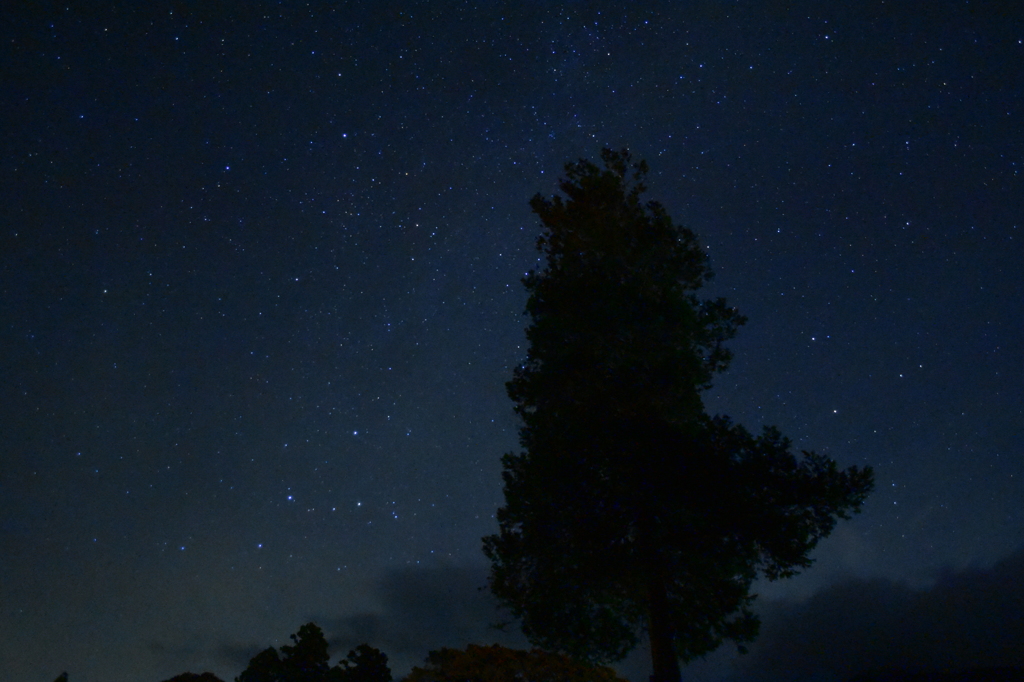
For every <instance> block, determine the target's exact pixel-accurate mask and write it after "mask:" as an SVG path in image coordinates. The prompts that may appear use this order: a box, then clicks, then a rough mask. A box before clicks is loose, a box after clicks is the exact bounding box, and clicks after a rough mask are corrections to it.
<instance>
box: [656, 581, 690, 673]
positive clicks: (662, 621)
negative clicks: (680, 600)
mask: <svg viewBox="0 0 1024 682" xmlns="http://www.w3.org/2000/svg"><path fill="white" fill-rule="evenodd" d="M648 599H649V604H648V607H649V609H650V612H649V614H648V621H647V634H648V637H650V640H651V664H652V668H653V670H654V672H653V674H652V675H651V682H681V679H682V677H681V676H680V674H679V659H678V658H677V657H676V648H675V645H674V644H673V643H672V640H673V639H674V637H673V633H672V624H671V623H670V622H669V616H668V594H667V593H666V592H665V581H664V579H662V577H661V576H656V577H654V578H653V579H652V580H651V584H650V588H649V595H648Z"/></svg>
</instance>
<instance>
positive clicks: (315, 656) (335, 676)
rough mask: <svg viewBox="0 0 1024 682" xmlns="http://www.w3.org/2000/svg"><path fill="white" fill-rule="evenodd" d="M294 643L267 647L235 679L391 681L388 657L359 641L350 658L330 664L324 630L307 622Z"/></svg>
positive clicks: (268, 681)
mask: <svg viewBox="0 0 1024 682" xmlns="http://www.w3.org/2000/svg"><path fill="white" fill-rule="evenodd" d="M291 639H292V641H293V642H294V644H286V645H284V646H282V647H281V654H283V655H279V654H278V652H277V649H275V648H274V647H267V648H266V649H264V650H263V651H261V652H260V653H258V654H256V655H255V656H254V657H253V658H252V660H250V661H249V665H248V667H246V669H245V670H243V671H242V674H241V675H239V676H238V677H236V678H235V682H391V669H390V668H389V667H388V657H387V655H386V654H384V653H382V652H381V651H379V650H377V649H375V648H373V647H371V646H369V645H368V644H360V645H359V646H358V647H356V649H355V650H353V651H349V652H348V657H347V658H346V659H344V660H342V661H341V662H340V663H339V664H338V665H335V666H334V667H330V665H329V664H330V659H331V657H330V654H328V652H327V649H328V647H327V640H326V639H325V638H324V633H323V630H321V629H320V627H319V626H317V624H316V623H306V624H305V625H303V626H302V627H300V628H299V631H298V632H297V633H296V634H293V635H292V636H291Z"/></svg>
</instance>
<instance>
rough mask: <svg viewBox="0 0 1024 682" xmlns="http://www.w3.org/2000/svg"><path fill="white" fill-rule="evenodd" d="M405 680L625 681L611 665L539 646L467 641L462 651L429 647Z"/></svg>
mask: <svg viewBox="0 0 1024 682" xmlns="http://www.w3.org/2000/svg"><path fill="white" fill-rule="evenodd" d="M405 682H625V681H624V680H623V679H622V678H621V677H619V676H618V675H616V674H615V671H614V670H612V669H611V668H607V667H604V666H598V665H591V664H589V663H581V662H579V661H575V660H573V659H571V658H569V657H568V656H563V655H560V654H553V653H549V652H546V651H541V650H540V649H534V650H533V651H521V650H519V649H509V648H507V647H503V646H501V645H498V644H493V645H491V646H479V645H476V644H470V645H469V646H468V647H466V649H465V651H461V650H458V649H449V648H443V649H440V650H439V651H431V652H430V654H429V655H428V656H427V663H426V665H424V666H423V667H415V668H413V669H412V672H411V673H409V675H408V676H407V677H406V678H405Z"/></svg>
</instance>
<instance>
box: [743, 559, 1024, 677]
mask: <svg viewBox="0 0 1024 682" xmlns="http://www.w3.org/2000/svg"><path fill="white" fill-rule="evenodd" d="M763 618H764V625H763V628H762V633H761V637H760V638H759V640H758V642H757V644H756V645H755V647H754V648H753V649H752V651H751V654H750V655H749V656H746V657H742V658H740V659H739V660H738V661H737V673H736V676H735V679H737V680H750V681H752V682H753V681H756V682H761V681H763V682H774V681H777V680H787V681H790V682H811V681H814V682H818V681H822V682H825V681H831V680H848V679H850V678H852V677H854V676H856V675H858V674H863V673H868V672H875V671H883V670H895V669H901V670H922V671H923V670H934V671H940V672H950V671H962V670H967V669H972V668H982V667H984V668H999V667H1016V666H1024V549H1020V550H1017V551H1016V552H1015V553H1013V554H1011V555H1010V556H1008V557H1006V558H1005V559H1003V560H1002V561H999V562H998V563H996V564H995V565H994V566H992V567H991V568H988V569H977V568H975V569H968V570H964V571H960V572H949V573H946V574H945V575H942V576H940V577H939V578H938V579H937V580H936V582H935V583H934V585H932V586H931V587H930V588H928V589H923V590H915V589H911V588H909V587H907V586H905V585H902V584H900V583H895V582H892V581H889V580H882V579H874V580H850V581H846V582H842V583H838V584H835V585H833V586H831V587H828V588H826V589H823V590H821V591H820V592H818V593H816V594H815V595H814V596H812V597H811V598H809V599H807V600H806V601H803V602H801V603H798V604H774V605H766V607H765V609H764V616H763ZM1018 679H1024V676H1019V677H1018Z"/></svg>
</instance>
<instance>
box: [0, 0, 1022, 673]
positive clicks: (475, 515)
mask: <svg viewBox="0 0 1024 682" xmlns="http://www.w3.org/2000/svg"><path fill="white" fill-rule="evenodd" d="M229 5H230V4H229V3H212V4H202V5H192V4H189V3H181V2H173V3H162V2H157V3H150V4H148V5H146V6H145V7H142V6H140V5H138V4H137V3H108V4H106V5H105V6H103V7H94V6H91V5H89V6H86V5H77V4H72V5H45V6H44V5H38V6H35V5H33V6H32V7H28V6H26V7H22V8H20V9H18V10H14V11H10V12H8V13H7V17H6V18H5V20H4V21H0V27H2V28H0V39H2V48H0V50H2V51H0V82H2V83H3V84H4V87H3V89H2V90H3V94H2V95H0V121H2V124H0V349H2V353H0V464H2V466H0V677H2V678H4V679H19V680H30V679H40V680H50V679H53V678H54V677H56V676H57V675H58V674H59V673H60V672H61V671H62V670H68V672H69V674H70V679H71V680H72V681H73V682H93V681H95V680H106V681H109V682H118V681H120V680H140V679H148V680H153V682H156V681H157V680H160V679H166V678H169V677H171V676H173V675H175V674H177V673H180V672H183V671H185V670H193V671H195V672H201V671H202V670H210V671H212V672H215V673H216V674H218V675H219V676H221V677H222V678H224V679H232V678H233V676H234V675H236V674H238V673H239V672H240V671H241V670H242V669H243V668H244V666H245V664H246V662H247V661H248V659H249V658H250V657H251V656H252V655H254V654H255V653H256V652H257V651H259V650H260V649H262V648H264V647H266V646H268V645H271V644H274V645H277V644H280V643H281V642H286V641H287V636H288V635H289V634H290V633H292V632H295V631H296V630H297V628H298V627H299V625H301V624H302V623H305V622H307V621H309V620H316V622H317V623H319V624H320V625H321V626H322V627H323V628H324V630H325V632H326V633H327V634H328V636H329V638H330V639H331V642H332V652H333V653H334V654H335V656H337V655H343V654H344V653H345V652H346V651H347V650H348V649H347V648H346V647H349V648H351V647H352V646H355V645H356V644H358V643H361V642H364V641H366V642H369V643H370V644H372V645H373V646H376V647H379V648H381V649H382V650H384V651H385V652H386V653H387V654H388V655H389V656H390V657H391V660H392V666H393V668H394V669H395V671H396V673H398V674H404V672H406V671H407V670H408V669H409V667H410V666H411V665H414V664H418V663H420V662H421V661H422V660H423V659H424V657H425V656H426V654H427V652H428V651H429V650H430V649H432V648H439V647H441V646H453V647H463V646H465V645H466V644H467V643H469V642H470V641H474V642H478V643H491V642H493V641H497V640H499V639H500V640H501V641H508V642H511V643H513V644H514V645H517V646H522V645H523V642H522V641H521V640H520V639H516V637H515V636H514V635H502V634H501V633H495V632H494V631H493V630H489V629H488V627H487V626H488V624H489V623H492V622H496V621H497V620H499V618H498V616H497V615H495V614H494V612H493V609H492V607H491V606H490V604H489V602H487V597H486V594H481V593H479V592H478V591H477V588H478V587H480V586H482V585H483V584H484V576H485V571H486V567H485V564H484V561H485V559H484V557H483V555H482V552H481V551H480V538H481V537H482V536H484V535H487V534H489V533H492V532H494V529H495V527H496V523H495V521H494V513H495V511H496V509H497V508H498V507H499V506H500V505H501V504H502V502H503V499H502V493H501V478H500V472H501V462H500V457H501V455H502V454H504V453H505V452H508V451H511V450H513V449H515V448H516V447H517V440H516V428H517V423H516V421H515V419H514V415H513V414H512V411H511V407H512V405H511V402H510V401H509V400H508V398H507V397H506V396H505V393H504V382H505V381H507V380H508V379H510V378H511V374H512V368H513V367H515V366H516V364H517V363H518V362H520V361H521V359H522V358H523V357H524V355H525V348H526V346H525V343H526V341H525V337H524V335H523V328H524V326H525V324H526V320H525V318H524V317H523V315H522V310H523V306H524V303H525V292H524V290H523V287H522V286H521V284H520V283H519V280H520V278H521V277H522V276H523V275H524V274H525V273H526V272H527V271H528V270H530V269H531V268H533V267H536V266H537V263H538V254H537V252H536V251H535V249H534V241H535V239H536V237H537V235H538V234H539V230H540V227H539V224H538V221H537V220H536V219H535V217H534V216H533V215H532V214H531V213H530V210H529V206H528V203H527V202H528V200H529V198H530V197H531V196H532V195H533V194H535V193H537V192H541V193H543V194H546V195H550V194H552V193H554V192H555V191H556V189H557V179H558V177H559V176H560V173H561V170H562V165H563V164H564V163H565V162H567V161H571V160H575V159H578V158H580V157H586V158H590V159H597V158H598V155H599V153H600V149H601V147H603V146H607V147H612V148H621V147H624V146H628V147H629V148H630V149H631V150H632V152H633V153H634V155H635V156H636V157H639V158H645V159H646V160H647V161H648V162H649V164H650V166H651V177H650V188H649V193H648V194H649V197H650V198H652V199H656V200H659V201H661V202H662V203H663V204H664V205H665V206H666V208H667V209H668V211H669V213H670V215H672V217H673V218H674V219H675V220H676V222H678V223H681V224H684V225H687V226H689V227H690V228H692V229H693V230H694V231H695V232H696V233H697V234H698V235H699V236H700V238H701V241H702V243H703V244H704V245H705V247H706V248H707V250H708V252H709V254H710V259H711V266H712V268H713V269H714V270H715V272H716V277H715V279H714V280H713V281H712V283H711V285H710V286H709V287H708V290H707V292H706V293H707V294H709V295H715V296H718V295H720V296H725V297H726V298H728V300H729V302H730V303H731V304H732V305H735V306H737V307H738V308H739V310H740V311H741V312H742V313H743V314H744V315H746V316H747V317H748V318H749V322H748V323H747V325H746V326H745V327H744V328H742V329H741V330H740V333H739V335H738V336H737V338H736V339H735V341H734V342H733V343H732V344H731V347H732V349H733V350H734V352H735V359H734V361H733V364H732V366H731V368H730V370H729V371H728V372H726V373H725V374H723V375H721V376H720V377H719V378H718V379H717V381H716V385H715V387H714V388H713V389H712V391H711V392H710V393H709V394H708V395H707V399H706V402H707V405H708V407H709V410H711V411H712V412H722V413H727V414H729V415H731V416H732V417H733V418H734V419H735V420H736V421H737V422H739V423H742V424H744V425H746V426H747V427H748V428H750V429H751V430H759V429H760V426H761V425H762V424H775V425H777V426H778V427H779V428H780V429H781V431H782V432H783V433H784V434H786V435H788V436H790V437H791V438H793V440H794V441H795V442H796V444H797V445H798V446H800V447H801V448H805V449H816V450H818V451H819V452H824V453H826V454H828V455H829V456H831V457H833V458H835V459H836V460H837V461H838V462H839V463H840V464H841V465H844V466H848V465H853V464H856V465H865V464H867V465H872V466H874V467H875V473H876V491H875V493H874V494H873V495H872V496H871V497H870V498H869V500H868V503H867V505H866V507H865V510H864V513H863V514H861V515H859V516H858V517H856V518H855V519H854V520H853V521H850V522H846V523H844V524H841V525H840V526H839V527H838V528H837V530H836V531H835V533H834V534H833V536H832V537H831V538H830V539H829V540H828V541H826V542H825V543H824V544H823V545H822V546H821V548H820V549H819V550H818V552H817V554H816V557H817V564H816V565H815V567H814V568H812V569H811V570H810V571H808V572H807V573H806V575H803V576H800V577H799V578H796V579H794V580H790V581H783V582H779V583H772V584H765V585H764V586H763V589H760V590H759V592H760V594H761V595H762V607H763V609H764V611H763V612H764V617H765V623H766V632H767V633H768V635H767V637H766V643H765V644H764V645H763V647H762V649H760V650H759V649H757V648H756V647H755V648H754V649H753V650H752V653H751V655H750V660H752V661H754V663H753V664H750V665H748V666H747V667H744V665H746V664H744V663H742V661H740V662H736V661H734V660H733V659H731V658H728V657H720V658H716V659H714V660H713V661H711V662H709V663H707V664H705V665H704V667H703V668H699V669H695V670H697V671H698V672H697V673H694V674H699V675H702V676H703V677H702V679H731V680H736V681H737V682H740V681H744V680H753V679H766V680H767V679H796V677H792V676H788V675H789V673H787V672H786V670H785V669H778V670H776V669H772V668H770V666H761V673H763V674H762V677H761V678H758V677H757V675H758V674H761V673H757V668H758V666H757V662H758V661H764V660H769V658H767V657H769V656H770V653H771V651H775V649H772V648H771V647H781V646H782V645H781V644H779V641H780V640H778V639H777V638H775V637H774V635H772V633H773V632H775V630H773V629H772V628H773V627H774V626H773V625H772V623H774V622H782V620H778V621H773V620H772V614H773V613H781V610H780V609H781V607H777V605H778V604H790V605H792V604H796V603H803V604H810V605H812V606H813V605H814V604H816V603H818V602H815V601H814V600H815V599H816V598H818V599H820V598H821V595H822V594H826V593H828V591H829V590H839V589H841V588H842V587H843V586H844V585H848V584H850V581H857V580H876V581H890V582H891V583H892V584H893V585H899V586H901V588H900V589H906V590H923V591H927V590H931V589H936V590H938V591H937V592H935V594H940V593H942V592H941V589H940V587H941V585H942V584H944V583H942V582H941V580H942V576H948V575H951V574H956V575H960V573H958V572H962V571H980V572H982V573H983V574H984V575H988V574H987V573H984V572H985V571H989V570H992V571H996V572H998V570H1003V569H998V570H997V568H998V567H999V566H1003V565H1004V564H1001V563H999V562H1001V561H1002V562H1006V561H1010V562H1011V563H1010V565H1012V566H1017V567H1018V568H1019V567H1020V565H1022V563H1024V562H1020V561H1018V563H1017V564H1013V562H1012V560H1011V559H1012V557H1016V556H1018V554H1019V550H1020V548H1021V546H1022V544H1024V515H1022V514H1021V513H1020V509H1021V508H1022V506H1024V485H1022V483H1024V451H1022V449H1021V442H1022V436H1024V408H1022V405H1024V392H1022V388H1021V387H1022V386H1024V381H1022V379H1024V344H1022V339H1024V324H1022V322H1021V320H1024V305H1022V301H1024V275H1022V272H1024V270H1022V269H1021V263H1022V256H1024V229H1022V225H1024V139H1022V130H1024V125H1022V117H1024V69H1022V66H1021V65H1022V64H1024V15H1022V13H1021V12H1020V11H1019V10H1014V9H1006V8H1004V6H1003V5H1002V4H1001V3H990V4H976V3H937V4H929V5H927V6H924V5H922V6H920V7H914V6H907V5H905V4H899V3H886V2H881V0H879V1H878V2H869V3H854V4H851V5H850V6H849V7H847V6H846V5H843V6H839V5H838V4H836V6H829V5H828V4H822V3H805V2H796V3H778V2H764V3H759V2H717V1H714V2H713V1H711V0H707V1H702V2H694V3H686V6H685V7H684V6H683V5H681V4H679V3H672V2H649V3H625V4H622V3H606V2H594V3H540V2H524V3H510V2H493V3H488V2H481V3H471V2H456V1H454V0H451V1H448V0H445V1H438V2H433V1H431V2H427V1H421V2H408V3H390V2H352V3H340V4H339V3H318V2H309V3H298V2H295V3H292V2H280V3H275V2H259V3H255V4H253V5H251V6H250V5H247V6H245V7H231V6H229ZM911 5H914V3H911ZM1005 7H1009V5H1007V6H1005ZM1007 557H1011V559H1007ZM993 566H996V567H997V568H993ZM1007 570H1009V569H1007ZM971 575H975V574H971ZM979 575H980V574H979ZM993 575H995V573H993ZM1000 575H1002V574H1000ZM937 581H938V582H937ZM936 585H939V587H936ZM901 594H902V593H901ZM922 594H924V592H922ZM927 594H931V593H927ZM942 594H944V593H942ZM802 599H803V600H809V601H805V602H798V601H797V600H802ZM893 599H895V597H893ZM773 605H776V606H773ZM808 608H810V607H808ZM837 608H838V607H837ZM773 609H775V610H774V611H773ZM786 613H791V611H787V612H786ZM779 618H781V616H779ZM808 618H811V616H808ZM502 638H504V639H502ZM517 642H518V644H517ZM779 650H780V651H781V649H779ZM986 655H987V654H986ZM993 655H994V654H993ZM759 657H760V658H759ZM771 660H782V658H777V659H771ZM988 660H989V659H987V658H984V656H981V654H978V657H976V658H974V659H971V658H969V657H968V658H965V659H964V661H967V662H971V661H982V662H984V661H988ZM993 660H994V659H993ZM1020 663H1021V664H1024V659H1022V661H1021V662H1020ZM628 665H632V664H628ZM638 665H639V667H633V668H628V674H630V675H632V676H633V677H634V678H635V679H646V675H647V671H646V669H645V668H644V667H643V662H642V661H641V663H640V664H638ZM780 665H781V664H780ZM822 665H827V662H823V663H822ZM765 671H767V672H765ZM826 672H827V671H826ZM684 674H689V673H687V672H686V671H685V670H684ZM775 674H777V675H778V676H777V677H775V678H771V677H764V675H775ZM823 674H824V673H823ZM828 674H832V673H828ZM828 674H826V675H825V678H823V679H838V678H836V677H834V676H833V677H828ZM835 674H836V675H838V673H835Z"/></svg>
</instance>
